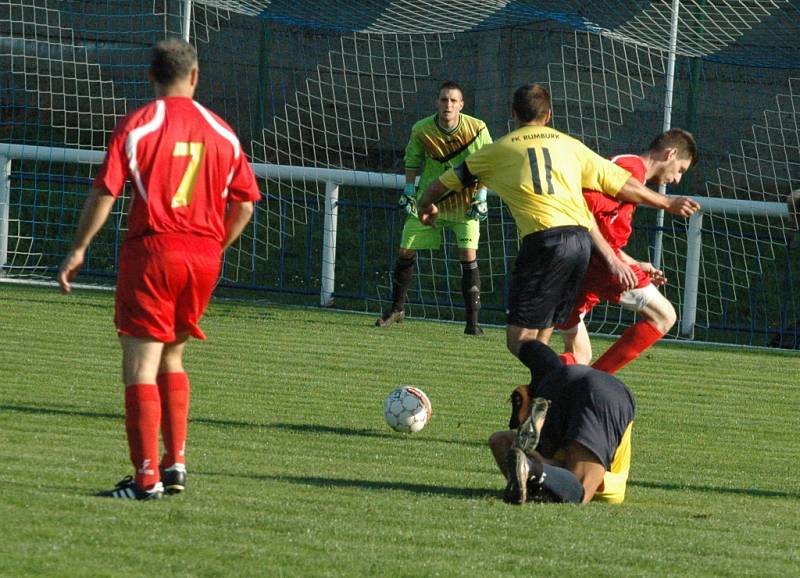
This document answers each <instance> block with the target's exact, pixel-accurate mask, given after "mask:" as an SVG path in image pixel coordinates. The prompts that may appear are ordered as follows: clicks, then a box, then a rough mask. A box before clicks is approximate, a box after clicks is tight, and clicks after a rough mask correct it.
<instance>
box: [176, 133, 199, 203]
mask: <svg viewBox="0 0 800 578" xmlns="http://www.w3.org/2000/svg"><path fill="white" fill-rule="evenodd" d="M204 148H205V147H204V145H203V143H201V142H176V143H175V148H174V149H173V150H172V156H173V157H190V159H189V164H188V165H186V170H185V171H184V173H183V178H182V179H181V182H180V184H179V185H178V190H177V191H175V194H174V195H173V196H172V208H173V209H174V208H176V207H188V206H189V203H191V202H192V194H193V193H194V186H195V182H196V181H197V171H198V170H199V169H200V163H201V162H202V160H203V150H204Z"/></svg>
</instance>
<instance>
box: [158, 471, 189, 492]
mask: <svg viewBox="0 0 800 578" xmlns="http://www.w3.org/2000/svg"><path fill="white" fill-rule="evenodd" d="M160 471H161V482H162V483H163V484H164V491H165V492H166V493H167V494H169V495H174V494H180V493H181V492H182V491H184V490H185V489H186V466H185V465H183V464H174V465H172V466H170V467H168V468H160Z"/></svg>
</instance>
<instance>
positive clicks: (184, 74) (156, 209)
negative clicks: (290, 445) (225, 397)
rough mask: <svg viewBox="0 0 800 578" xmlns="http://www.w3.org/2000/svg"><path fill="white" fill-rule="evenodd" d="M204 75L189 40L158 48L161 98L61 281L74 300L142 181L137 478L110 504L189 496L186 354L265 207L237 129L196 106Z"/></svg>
mask: <svg viewBox="0 0 800 578" xmlns="http://www.w3.org/2000/svg"><path fill="white" fill-rule="evenodd" d="M198 74H199V71H198V65H197V52H196V51H195V49H194V47H193V46H192V45H191V44H189V43H188V42H184V41H183V40H176V39H171V40H164V41H161V42H159V43H158V44H156V45H155V46H154V47H153V52H152V60H151V65H150V70H149V72H148V77H149V79H150V81H151V82H152V85H153V89H154V92H155V95H156V100H154V101H152V102H150V103H149V104H147V105H145V106H143V107H142V108H140V109H138V110H136V111H134V112H132V113H131V114H129V115H127V116H126V117H125V118H124V119H122V121H120V123H119V124H118V125H117V127H116V128H115V130H114V134H113V136H112V137H111V143H110V144H109V147H108V152H107V154H106V158H105V160H104V162H103V165H102V166H101V167H100V170H99V172H98V173H97V176H96V177H95V180H94V183H93V187H92V191H91V194H90V195H89V197H88V198H87V200H86V204H85V205H84V209H83V212H82V214H81V218H80V222H79V224H78V230H77V232H76V234H75V240H74V241H73V244H72V247H71V249H70V251H69V253H68V254H67V256H66V257H65V258H64V261H63V262H62V264H61V267H60V269H59V272H58V282H59V285H60V286H61V289H62V291H64V292H65V293H69V292H70V290H71V285H70V282H71V281H72V279H73V278H74V277H75V275H77V273H78V271H79V269H80V267H81V265H82V264H83V261H84V255H85V253H86V249H87V248H88V246H89V243H90V242H91V240H92V239H93V238H94V236H95V235H96V234H97V232H98V231H99V230H100V229H101V228H102V226H103V224H104V223H105V221H106V219H107V218H108V215H109V214H110V212H111V208H112V207H113V205H114V201H115V200H116V199H117V197H118V196H119V195H120V194H121V193H122V191H123V187H124V184H125V181H126V180H130V182H131V184H132V200H131V205H130V211H129V213H128V232H127V234H126V236H125V240H124V242H123V245H122V249H121V253H120V259H119V275H118V279H117V291H116V306H115V316H114V320H115V323H116V326H117V333H118V334H119V338H120V342H121V345H122V371H123V379H124V381H125V427H126V430H127V434H128V446H129V449H130V458H131V462H132V463H133V467H134V470H135V475H134V476H128V477H127V478H125V479H123V480H122V481H121V482H120V483H119V484H117V487H116V488H115V489H113V490H110V491H108V492H102V493H101V494H100V495H103V496H107V497H112V498H128V499H137V500H145V499H157V498H161V497H162V495H163V493H164V491H166V492H167V493H178V492H181V491H183V489H184V488H185V485H186V465H185V464H186V462H185V456H184V450H185V443H186V432H187V425H188V414H189V378H188V376H187V374H186V372H185V371H184V367H183V351H184V346H185V344H186V340H187V339H188V338H189V337H190V336H193V337H196V338H197V339H205V335H204V334H203V332H202V331H201V330H200V327H199V326H198V322H199V321H200V317H201V316H202V315H203V312H204V311H205V308H206V305H207V304H208V301H209V299H210V298H211V293H212V291H213V289H214V286H215V284H216V282H217V279H218V277H219V273H220V268H221V262H222V252H223V251H224V250H225V249H226V248H227V247H228V246H229V245H231V244H232V243H233V242H234V241H235V240H236V239H237V238H238V237H239V235H240V233H241V232H242V230H243V229H244V227H245V226H246V225H247V223H248V221H249V220H250V217H251V216H252V214H253V203H254V202H255V201H258V200H259V199H260V198H261V194H260V193H259V190H258V185H257V183H256V180H255V176H254V174H253V170H252V168H251V167H250V164H249V163H248V161H247V158H246V157H245V154H244V151H242V147H241V145H240V143H239V139H238V138H237V137H236V135H235V134H234V132H233V130H232V129H231V128H230V127H229V126H228V125H227V124H226V123H225V122H224V121H223V120H222V119H221V118H219V117H218V116H217V115H216V114H214V113H213V112H211V111H209V110H208V109H206V108H204V107H203V106H201V105H200V104H198V103H197V102H195V101H194V100H193V96H194V92H195V89H196V87H197V80H198ZM159 428H160V430H161V433H162V437H163V441H164V454H163V456H161V459H159V452H158V450H159V447H158V433H159ZM162 479H163V483H162Z"/></svg>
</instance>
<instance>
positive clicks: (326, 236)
mask: <svg viewBox="0 0 800 578" xmlns="http://www.w3.org/2000/svg"><path fill="white" fill-rule="evenodd" d="M104 155H105V153H104V152H102V151H90V150H79V149H68V148H58V147H42V146H31V145H17V144H5V143H0V272H2V270H3V267H4V266H5V265H6V263H7V261H8V243H9V207H10V205H11V186H10V177H11V171H12V161H14V160H31V161H57V162H64V163H74V164H92V165H99V164H100V163H102V161H103V157H104ZM253 170H254V171H255V173H256V175H257V176H259V177H261V178H263V179H266V178H267V177H270V178H283V179H298V180H306V181H316V182H319V183H324V184H325V209H324V233H323V240H322V271H321V273H322V274H321V288H320V305H322V306H329V305H331V304H332V303H333V296H334V287H335V279H336V236H337V219H338V199H339V187H340V186H341V185H351V186H359V187H371V188H382V189H393V190H402V189H403V187H404V185H405V177H404V176H403V175H399V174H392V173H376V172H365V171H352V170H341V169H325V168H311V167H297V166H288V165H276V164H265V163H253ZM492 194H493V193H492ZM692 198H694V199H695V200H696V201H697V202H699V203H700V205H701V209H700V211H699V212H697V213H696V214H695V215H694V216H692V217H691V218H690V219H689V224H688V228H687V239H686V266H685V270H684V271H683V274H684V286H683V300H682V302H683V305H682V309H681V324H680V333H681V335H682V336H683V337H686V338H689V339H692V338H693V335H694V328H695V324H696V320H697V301H698V287H699V281H700V266H701V259H702V247H703V238H702V229H703V217H704V215H707V214H708V215H733V216H737V217H742V216H752V217H774V218H787V217H788V216H789V210H788V207H787V205H786V204H785V203H777V202H762V201H746V200H734V199H723V198H714V197H692Z"/></svg>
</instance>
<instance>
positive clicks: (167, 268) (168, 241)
mask: <svg viewBox="0 0 800 578" xmlns="http://www.w3.org/2000/svg"><path fill="white" fill-rule="evenodd" d="M221 256H222V249H221V246H220V244H219V242H218V241H216V240H214V239H210V238H208V237H200V236H197V235H180V234H162V235H151V236H147V237H139V238H137V239H133V240H130V241H125V243H123V245H122V251H121V252H120V259H119V275H118V277H117V292H116V307H115V314H114V323H115V324H116V326H117V333H119V334H120V335H130V336H132V337H144V338H147V337H149V338H152V339H155V340H157V341H162V342H164V343H172V342H173V341H175V338H176V334H180V333H189V334H190V335H192V336H193V337H196V338H197V339H205V338H206V336H205V335H204V334H203V332H202V331H201V330H200V327H198V325H197V324H198V322H199V321H200V318H201V317H202V316H203V312H204V311H205V309H206V306H207V305H208V301H209V300H210V299H211V293H212V292H213V291H214V286H215V285H216V283H217V278H218V277H219V273H220V267H221V265H222V259H221Z"/></svg>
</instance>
